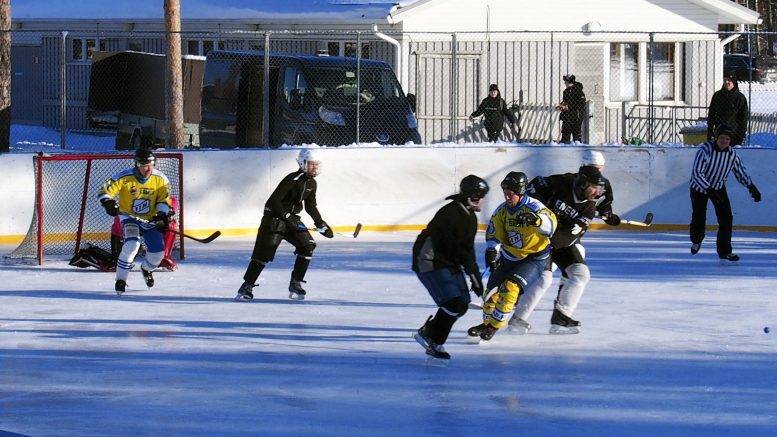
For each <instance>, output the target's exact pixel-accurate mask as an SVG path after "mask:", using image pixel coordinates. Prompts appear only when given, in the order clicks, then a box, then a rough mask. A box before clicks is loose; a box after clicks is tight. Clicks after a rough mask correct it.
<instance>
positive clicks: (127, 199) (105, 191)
mask: <svg viewBox="0 0 777 437" xmlns="http://www.w3.org/2000/svg"><path fill="white" fill-rule="evenodd" d="M117 197H118V201H117V203H118V205H119V217H120V218H121V220H122V222H123V221H125V220H126V219H128V218H129V215H133V216H136V217H140V218H142V219H144V220H149V221H151V220H152V219H153V218H154V216H155V215H156V214H157V212H161V213H164V214H168V213H169V212H170V180H169V179H167V176H165V174H164V173H162V172H160V171H159V170H157V169H154V170H153V171H152V172H151V174H150V175H149V176H148V177H147V178H143V177H141V176H140V175H139V174H138V173H137V172H136V171H135V169H134V168H128V169H126V170H123V171H121V172H119V173H117V174H115V175H114V176H113V177H111V179H109V180H108V181H107V182H105V184H103V186H102V188H101V189H100V191H98V192H97V200H98V201H100V202H102V200H103V199H116V198H117ZM141 227H143V228H144V229H150V228H152V227H153V225H145V224H142V223H141Z"/></svg>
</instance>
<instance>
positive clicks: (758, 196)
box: [747, 184, 761, 202]
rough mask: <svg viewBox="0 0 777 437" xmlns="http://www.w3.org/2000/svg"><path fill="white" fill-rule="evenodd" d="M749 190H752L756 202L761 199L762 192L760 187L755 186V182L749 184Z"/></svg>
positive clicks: (751, 193)
mask: <svg viewBox="0 0 777 437" xmlns="http://www.w3.org/2000/svg"><path fill="white" fill-rule="evenodd" d="M747 190H748V191H750V195H751V196H753V200H755V201H756V202H760V201H761V192H760V191H758V188H756V187H755V184H750V185H748V186H747Z"/></svg>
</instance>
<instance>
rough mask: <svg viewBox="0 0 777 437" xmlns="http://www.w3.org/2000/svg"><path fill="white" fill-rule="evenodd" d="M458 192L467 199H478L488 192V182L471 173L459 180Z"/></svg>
mask: <svg viewBox="0 0 777 437" xmlns="http://www.w3.org/2000/svg"><path fill="white" fill-rule="evenodd" d="M459 192H460V193H461V194H463V195H464V196H466V197H467V198H468V199H477V200H480V199H482V198H484V197H486V194H488V184H487V183H486V181H484V180H483V179H481V178H479V177H477V176H475V175H472V174H471V175H469V176H464V179H462V180H461V183H460V184H459Z"/></svg>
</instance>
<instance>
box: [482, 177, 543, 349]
mask: <svg viewBox="0 0 777 437" xmlns="http://www.w3.org/2000/svg"><path fill="white" fill-rule="evenodd" d="M528 185H529V179H528V178H527V177H526V175H525V174H524V173H521V172H515V171H511V172H510V173H508V174H507V176H505V178H504V180H502V183H501V186H502V192H503V193H504V197H505V202H504V203H502V204H501V205H499V206H498V207H497V208H496V210H494V213H493V214H492V215H491V221H490V222H489V224H488V229H487V230H486V244H487V248H486V255H485V256H486V266H487V267H488V270H489V271H490V272H491V275H490V277H489V278H488V284H487V285H486V290H495V292H490V293H487V294H486V295H484V296H483V323H481V324H480V325H477V326H473V327H471V328H469V330H468V331H467V335H469V336H470V337H471V338H473V339H477V338H479V339H480V340H486V341H487V340H491V338H493V337H494V334H495V333H496V331H497V330H498V329H499V328H501V327H503V326H505V325H506V324H507V321H508V320H509V319H510V316H511V315H512V313H513V310H514V309H515V303H516V302H518V297H519V296H520V294H521V293H522V292H523V290H524V289H526V286H527V285H529V284H531V283H532V282H534V281H535V280H537V278H539V277H540V274H541V273H542V271H543V269H544V268H545V265H546V264H547V260H548V257H549V256H550V237H551V236H552V235H553V232H555V230H556V225H557V221H556V220H557V219H556V215H555V214H554V213H553V212H552V211H551V210H550V209H548V208H547V207H546V206H545V205H544V204H543V203H542V202H540V201H539V200H537V199H535V198H533V197H530V196H528V195H527V194H526V189H527V187H528Z"/></svg>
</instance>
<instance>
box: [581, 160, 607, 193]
mask: <svg viewBox="0 0 777 437" xmlns="http://www.w3.org/2000/svg"><path fill="white" fill-rule="evenodd" d="M600 185H602V186H603V185H604V178H603V177H602V172H600V171H599V169H598V168H596V167H592V166H590V165H586V166H583V167H580V170H578V172H577V177H576V178H575V196H577V198H578V199H585V197H586V196H585V190H586V188H588V187H592V186H593V187H596V186H600Z"/></svg>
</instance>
